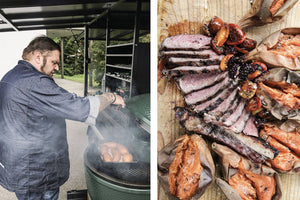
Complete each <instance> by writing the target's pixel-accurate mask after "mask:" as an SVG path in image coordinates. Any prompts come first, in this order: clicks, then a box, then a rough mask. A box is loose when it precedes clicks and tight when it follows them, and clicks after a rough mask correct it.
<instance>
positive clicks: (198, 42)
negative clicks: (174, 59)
mask: <svg viewBox="0 0 300 200" xmlns="http://www.w3.org/2000/svg"><path fill="white" fill-rule="evenodd" d="M210 41H211V37H208V36H205V35H200V34H199V35H176V36H172V37H168V38H166V39H165V40H164V41H163V43H162V45H161V49H162V50H204V49H209V48H210V46H209V45H210Z"/></svg>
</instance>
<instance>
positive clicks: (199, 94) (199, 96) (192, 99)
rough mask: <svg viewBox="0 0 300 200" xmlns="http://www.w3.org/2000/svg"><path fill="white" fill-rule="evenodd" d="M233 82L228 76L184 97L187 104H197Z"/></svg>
mask: <svg viewBox="0 0 300 200" xmlns="http://www.w3.org/2000/svg"><path fill="white" fill-rule="evenodd" d="M230 84H231V79H230V78H229V77H228V76H226V77H225V78H224V79H223V80H222V81H221V82H219V83H217V84H215V85H213V86H211V87H208V88H204V89H202V90H198V91H196V92H192V93H190V94H188V95H186V96H185V97H184V99H185V102H186V104H187V105H192V104H196V103H198V102H203V101H204V100H207V99H208V98H209V97H212V96H214V95H215V94H216V93H217V92H218V91H219V90H222V89H224V88H226V87H227V86H229V85H230Z"/></svg>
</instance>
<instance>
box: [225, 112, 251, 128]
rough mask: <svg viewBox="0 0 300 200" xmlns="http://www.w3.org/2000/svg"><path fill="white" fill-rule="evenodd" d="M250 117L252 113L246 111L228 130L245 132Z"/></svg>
mask: <svg viewBox="0 0 300 200" xmlns="http://www.w3.org/2000/svg"><path fill="white" fill-rule="evenodd" d="M249 117H250V112H248V111H247V110H246V109H244V110H243V112H242V114H241V116H240V117H239V119H238V120H237V121H236V122H235V123H234V124H233V125H231V126H230V127H228V128H229V129H230V130H232V131H234V132H236V133H241V132H242V131H243V130H244V128H245V126H246V123H247V121H248V119H249Z"/></svg>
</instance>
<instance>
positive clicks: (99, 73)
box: [89, 40, 106, 85]
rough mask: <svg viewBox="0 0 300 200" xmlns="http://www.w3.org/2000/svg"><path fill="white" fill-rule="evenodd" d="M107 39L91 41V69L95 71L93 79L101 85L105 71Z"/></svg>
mask: <svg viewBox="0 0 300 200" xmlns="http://www.w3.org/2000/svg"><path fill="white" fill-rule="evenodd" d="M105 45H106V42H105V41H97V40H93V41H90V45H89V47H90V48H89V51H90V58H91V63H90V70H92V71H93V72H94V73H93V74H94V76H95V77H93V79H94V80H95V82H96V83H98V84H99V85H101V82H102V77H103V74H104V71H105Z"/></svg>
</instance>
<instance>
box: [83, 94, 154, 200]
mask: <svg viewBox="0 0 300 200" xmlns="http://www.w3.org/2000/svg"><path fill="white" fill-rule="evenodd" d="M96 128H97V130H98V131H99V132H100V133H101V135H102V136H103V138H104V139H99V138H98V137H97V136H96V134H95V131H94V130H93V129H92V128H91V127H89V129H88V137H89V146H88V147H87V149H86V151H85V155H84V163H85V177H86V183H87V190H88V193H89V196H90V198H91V200H98V199H101V200H112V199H118V200H119V199H120V200H135V199H140V200H144V199H145V200H149V199H150V95H149V94H142V95H138V96H135V97H132V98H131V99H129V100H128V101H127V102H126V108H120V107H115V106H112V107H109V108H107V109H105V110H104V111H102V112H101V113H100V114H99V116H98V118H97V123H96ZM104 142H116V143H120V144H123V145H125V146H126V147H127V148H128V149H129V151H130V152H131V153H132V155H133V158H134V159H133V162H130V163H106V162H104V161H103V160H102V159H101V157H100V152H99V150H98V145H99V144H100V143H104Z"/></svg>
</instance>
